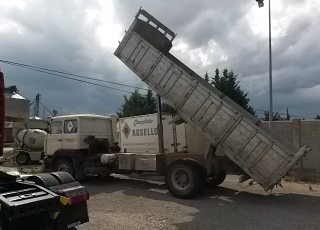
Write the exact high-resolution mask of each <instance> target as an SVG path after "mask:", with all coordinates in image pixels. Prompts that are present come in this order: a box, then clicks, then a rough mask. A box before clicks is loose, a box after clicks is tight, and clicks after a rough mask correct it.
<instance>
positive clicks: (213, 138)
mask: <svg viewBox="0 0 320 230" xmlns="http://www.w3.org/2000/svg"><path fill="white" fill-rule="evenodd" d="M139 16H143V17H144V18H147V20H146V22H145V21H143V20H141V19H139ZM168 37H170V38H168ZM174 37H175V35H174V33H173V32H172V31H170V30H169V29H168V28H167V27H165V26H164V25H162V24H161V23H160V22H159V21H157V20H156V19H155V18H153V17H152V16H151V15H150V14H148V13H147V12H146V11H144V10H140V11H139V12H138V14H137V15H136V18H135V20H134V21H133V23H132V25H131V27H130V28H129V30H128V31H127V32H126V35H125V37H124V38H123V39H122V41H121V42H120V44H119V46H118V48H117V50H116V51H115V55H116V56H117V57H118V58H119V59H120V60H121V61H122V62H123V63H124V64H126V65H127V66H128V67H129V68H130V69H131V70H132V71H133V72H134V73H136V75H137V76H138V77H140V78H141V79H142V81H144V82H145V83H146V84H147V85H148V86H149V87H150V88H152V89H153V90H154V91H155V92H156V93H157V94H159V95H160V96H161V97H162V98H163V99H164V100H165V101H166V102H167V103H168V104H169V105H171V106H172V107H174V108H175V110H176V111H177V114H178V115H179V116H181V118H183V120H184V121H186V122H187V123H188V124H189V125H190V126H192V127H193V128H194V129H196V130H197V131H199V133H200V134H201V135H202V136H203V137H205V138H206V139H208V140H209V141H210V143H211V144H212V145H213V146H215V147H216V148H217V151H220V152H223V153H224V154H225V155H226V156H227V157H228V158H230V159H231V160H232V161H233V162H234V163H235V164H237V165H238V166H239V167H240V168H241V169H242V170H243V171H245V172H246V173H247V174H248V175H249V176H250V177H252V178H253V179H254V180H255V181H256V182H257V183H259V184H260V185H261V186H262V187H263V188H264V189H265V190H269V189H272V188H273V186H274V185H275V184H277V183H278V182H279V181H280V180H281V179H282V178H283V176H284V175H285V174H286V173H287V172H288V171H289V170H290V169H291V168H292V167H293V166H294V165H295V164H296V163H297V161H298V160H299V159H300V158H301V157H302V156H304V154H305V153H306V152H307V147H303V148H301V149H298V148H295V147H294V146H292V145H290V144H288V143H286V142H285V141H283V140H281V138H279V137H277V134H276V133H274V132H273V131H272V130H270V129H268V128H266V127H261V125H260V122H259V120H258V119H257V118H255V117H254V116H252V115H251V114H249V113H248V112H247V111H246V110H244V109H243V108H241V107H240V106H239V105H237V104H236V103H235V102H233V101H232V100H231V99H229V98H228V97H227V96H225V95H223V94H222V93H221V92H220V91H219V90H217V89H216V88H215V87H213V86H212V85H210V84H208V83H207V82H206V81H205V80H204V79H203V78H201V77H200V76H199V75H197V74H196V73H194V72H193V71H192V70H191V69H189V68H188V67H187V66H186V65H184V64H183V63H182V62H180V61H179V60H178V59H177V58H175V57H174V56H172V55H171V54H170V53H169V49H170V48H171V46H172V45H171V42H172V40H173V39H174Z"/></svg>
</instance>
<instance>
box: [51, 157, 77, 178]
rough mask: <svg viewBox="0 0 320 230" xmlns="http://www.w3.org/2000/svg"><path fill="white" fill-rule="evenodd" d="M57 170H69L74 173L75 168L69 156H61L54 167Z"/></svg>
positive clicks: (68, 171)
mask: <svg viewBox="0 0 320 230" xmlns="http://www.w3.org/2000/svg"><path fill="white" fill-rule="evenodd" d="M53 169H54V171H55V172H60V171H62V172H67V173H69V174H71V175H72V176H73V175H74V168H73V164H72V161H71V159H68V158H59V159H58V160H57V161H56V162H55V164H54V167H53Z"/></svg>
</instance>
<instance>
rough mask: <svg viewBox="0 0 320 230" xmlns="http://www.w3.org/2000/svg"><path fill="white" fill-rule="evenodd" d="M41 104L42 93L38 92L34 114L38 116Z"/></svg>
mask: <svg viewBox="0 0 320 230" xmlns="http://www.w3.org/2000/svg"><path fill="white" fill-rule="evenodd" d="M39 104H40V94H37V96H36V104H35V106H34V115H35V116H36V117H39V108H40V107H39Z"/></svg>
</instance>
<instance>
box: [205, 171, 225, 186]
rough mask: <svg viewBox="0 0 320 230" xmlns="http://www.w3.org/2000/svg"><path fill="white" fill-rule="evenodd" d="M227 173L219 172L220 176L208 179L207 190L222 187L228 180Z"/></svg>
mask: <svg viewBox="0 0 320 230" xmlns="http://www.w3.org/2000/svg"><path fill="white" fill-rule="evenodd" d="M226 176H227V175H226V173H225V171H224V170H221V171H219V172H218V175H217V176H215V177H212V178H207V180H206V182H205V187H206V188H215V187H217V186H218V185H220V184H221V183H222V182H223V181H224V180H225V179H226Z"/></svg>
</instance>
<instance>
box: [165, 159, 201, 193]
mask: <svg viewBox="0 0 320 230" xmlns="http://www.w3.org/2000/svg"><path fill="white" fill-rule="evenodd" d="M204 179H205V178H204V176H203V172H202V170H201V167H200V166H199V165H197V163H195V162H192V161H188V160H177V161H174V162H172V163H171V164H170V165H169V166H168V168H167V171H166V175H165V182H166V185H167V188H168V190H169V192H170V193H171V194H172V195H173V196H175V197H177V198H181V199H188V198H191V197H194V196H195V195H197V194H199V193H200V191H201V190H202V188H203V183H204Z"/></svg>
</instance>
